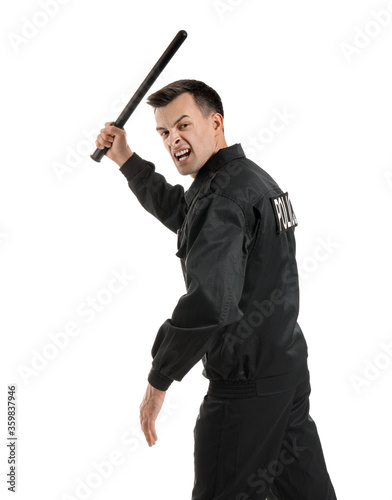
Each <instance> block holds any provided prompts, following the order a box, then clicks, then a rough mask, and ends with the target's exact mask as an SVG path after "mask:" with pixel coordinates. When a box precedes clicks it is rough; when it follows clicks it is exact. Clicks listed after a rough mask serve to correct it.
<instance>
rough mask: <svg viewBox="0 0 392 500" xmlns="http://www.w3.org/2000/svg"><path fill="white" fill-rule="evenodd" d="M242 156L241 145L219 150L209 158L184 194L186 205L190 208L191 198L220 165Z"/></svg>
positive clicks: (243, 154)
mask: <svg viewBox="0 0 392 500" xmlns="http://www.w3.org/2000/svg"><path fill="white" fill-rule="evenodd" d="M244 156H245V153H244V150H243V149H242V146H241V144H234V145H233V146H229V147H227V148H223V149H220V150H219V151H218V152H217V153H216V154H215V155H213V156H211V158H210V159H209V160H207V162H206V163H205V164H204V165H203V166H202V167H201V169H200V170H199V172H198V173H197V175H196V177H195V180H194V181H193V182H192V184H191V185H190V187H189V189H188V190H187V191H186V192H185V194H184V196H185V201H186V203H187V205H188V206H190V204H191V203H192V200H193V198H194V197H195V196H196V194H197V193H198V192H199V191H200V188H201V187H202V186H203V184H204V183H205V182H206V181H207V180H208V179H210V178H211V177H212V176H213V174H214V173H215V172H216V171H217V170H218V169H219V168H220V167H221V166H222V165H224V164H225V163H228V162H229V161H231V160H234V159H235V158H241V157H244Z"/></svg>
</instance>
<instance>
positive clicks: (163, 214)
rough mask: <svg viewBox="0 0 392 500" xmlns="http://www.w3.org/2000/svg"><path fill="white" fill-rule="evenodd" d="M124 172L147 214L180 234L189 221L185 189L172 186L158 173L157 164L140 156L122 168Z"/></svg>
mask: <svg viewBox="0 0 392 500" xmlns="http://www.w3.org/2000/svg"><path fill="white" fill-rule="evenodd" d="M120 172H121V173H122V174H124V176H125V177H126V179H127V181H128V186H129V187H130V189H131V190H132V191H133V193H134V194H135V195H136V197H137V199H138V200H139V202H140V203H141V205H142V206H143V207H144V208H145V209H146V210H147V212H149V213H150V214H152V215H154V217H156V218H157V219H158V220H159V221H160V222H162V224H164V225H165V226H166V227H167V228H169V229H170V230H171V231H173V232H175V233H176V232H177V230H178V229H179V228H180V227H181V225H182V222H183V220H184V218H185V209H186V202H185V198H184V188H183V186H181V185H180V184H176V185H175V186H172V185H171V184H169V183H168V182H167V181H166V179H165V177H164V176H163V175H161V174H159V173H157V172H155V166H154V164H153V163H151V162H149V161H146V160H143V159H142V158H140V156H138V155H137V154H136V153H133V155H132V156H131V157H130V158H129V159H128V160H127V161H126V162H125V163H124V165H122V166H121V168H120Z"/></svg>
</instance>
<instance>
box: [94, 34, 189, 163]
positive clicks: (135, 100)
mask: <svg viewBox="0 0 392 500" xmlns="http://www.w3.org/2000/svg"><path fill="white" fill-rule="evenodd" d="M187 36H188V34H187V32H186V31H184V30H181V31H179V32H178V33H177V35H176V36H175V37H174V38H173V40H172V42H171V44H170V45H169V46H168V48H167V49H166V50H165V52H164V53H163V54H162V55H161V57H160V59H159V60H158V62H157V63H156V64H155V66H154V67H153V68H152V70H151V71H150V72H149V74H148V75H147V76H146V78H145V80H144V82H143V83H142V84H141V85H140V87H139V88H138V89H137V91H136V92H135V94H134V96H133V97H132V98H131V100H130V101H129V102H128V104H127V105H126V106H125V108H124V109H123V110H122V111H121V114H120V116H119V117H118V118H117V120H116V121H115V122H113V123H112V125H114V126H115V127H118V128H124V125H125V124H126V122H127V120H128V118H129V117H130V116H131V114H132V113H133V112H134V111H135V109H136V108H137V106H138V105H139V103H140V101H141V100H142V99H143V97H144V96H145V95H146V93H147V92H148V89H149V88H150V87H151V86H152V84H153V83H154V82H155V80H156V79H157V78H158V76H159V75H160V74H161V73H162V71H163V70H164V68H165V67H166V65H167V64H168V62H169V61H170V59H171V58H172V57H173V56H174V54H175V53H176V52H177V50H178V49H179V48H180V47H181V45H182V44H183V42H184V41H185V38H186V37H187ZM108 150H109V148H104V149H99V148H97V149H96V150H95V151H94V153H93V154H92V155H90V157H91V158H92V159H93V160H94V161H96V162H100V161H101V159H102V158H103V157H104V156H105V154H106V153H107V151H108Z"/></svg>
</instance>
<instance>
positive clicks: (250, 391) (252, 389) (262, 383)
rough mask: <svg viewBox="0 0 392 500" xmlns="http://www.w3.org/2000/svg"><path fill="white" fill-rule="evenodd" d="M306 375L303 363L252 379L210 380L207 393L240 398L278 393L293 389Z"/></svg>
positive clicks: (307, 373)
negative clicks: (283, 371)
mask: <svg viewBox="0 0 392 500" xmlns="http://www.w3.org/2000/svg"><path fill="white" fill-rule="evenodd" d="M306 377H309V371H308V367H307V365H303V366H301V367H299V368H298V369H296V370H294V371H291V372H288V373H283V374H280V375H273V376H268V377H263V378H258V379H252V380H210V382H209V385H208V391H207V395H208V396H214V397H217V398H225V399H226V398H230V399H240V398H254V397H257V396H263V395H267V394H268V395H272V394H279V393H281V392H285V391H289V390H291V389H293V388H294V387H296V386H297V385H298V384H299V383H300V382H301V381H303V380H304V379H305V378H306Z"/></svg>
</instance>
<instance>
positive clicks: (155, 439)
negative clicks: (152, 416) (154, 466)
mask: <svg viewBox="0 0 392 500" xmlns="http://www.w3.org/2000/svg"><path fill="white" fill-rule="evenodd" d="M150 434H151V436H152V438H153V440H154V444H155V443H156V441H157V440H158V436H157V432H156V430H155V420H152V421H151V423H150Z"/></svg>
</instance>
